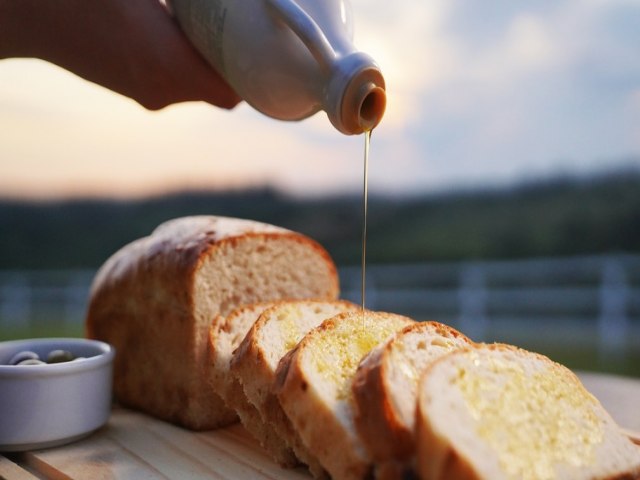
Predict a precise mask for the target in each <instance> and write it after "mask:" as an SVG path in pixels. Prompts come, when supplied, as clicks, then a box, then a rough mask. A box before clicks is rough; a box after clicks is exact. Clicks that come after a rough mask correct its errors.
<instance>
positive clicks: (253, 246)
mask: <svg viewBox="0 0 640 480" xmlns="http://www.w3.org/2000/svg"><path fill="white" fill-rule="evenodd" d="M337 295H338V277H337V272H336V267H335V265H334V263H333V261H332V260H331V258H330V256H329V255H328V253H327V252H326V251H325V249H324V248H322V247H321V246H320V245H319V244H318V243H316V242H315V241H313V240H311V239H309V238H308V237H305V236H303V235H301V234H298V233H295V232H291V231H289V230H285V229H283V228H279V227H275V226H271V225H266V224H263V223H258V222H253V221H249V220H241V219H233V218H225V217H211V216H196V217H185V218H180V219H176V220H172V221H169V222H166V223H164V224H162V225H160V226H159V227H158V228H157V229H156V230H155V231H154V232H153V233H152V234H151V235H150V236H148V237H145V238H141V239H139V240H137V241H134V242H133V243H131V244H129V245H127V246H125V247H123V248H122V249H121V250H119V251H118V252H116V253H115V254H114V255H113V256H112V257H111V258H109V259H108V260H107V261H106V263H105V264H104V265H103V266H102V267H101V268H100V270H99V271H98V273H97V275H96V277H95V279H94V282H93V285H92V288H91V297H90V301H89V308H88V313H87V318H86V332H87V335H88V336H89V337H90V338H95V339H99V340H103V341H106V342H109V343H110V344H112V345H113V346H114V347H115V348H116V352H117V354H116V357H115V363H114V393H115V396H116V398H117V400H118V401H119V402H120V403H122V404H124V405H127V406H130V407H133V408H136V409H139V410H142V411H145V412H148V413H150V414H152V415H154V416H157V417H158V418H161V419H165V420H168V421H171V422H174V423H177V424H179V425H182V426H185V427H188V428H191V429H197V430H202V429H211V428H215V427H219V426H222V425H225V424H228V423H229V422H232V421H234V420H235V419H236V418H237V417H236V414H235V412H234V411H232V410H231V409H229V408H227V407H226V406H225V404H224V402H223V401H222V399H221V398H220V396H219V395H218V394H217V393H216V391H215V388H214V383H213V382H212V381H211V379H210V376H211V370H210V368H208V365H209V360H208V343H209V339H208V337H209V327H210V325H211V323H212V321H213V319H214V318H216V317H217V316H227V315H228V314H229V313H231V311H232V310H234V309H235V308H237V307H239V306H242V305H246V304H251V303H255V302H262V301H270V300H278V299H286V298H318V299H330V300H333V299H335V298H336V297H337Z"/></svg>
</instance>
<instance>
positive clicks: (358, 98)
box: [324, 52, 387, 135]
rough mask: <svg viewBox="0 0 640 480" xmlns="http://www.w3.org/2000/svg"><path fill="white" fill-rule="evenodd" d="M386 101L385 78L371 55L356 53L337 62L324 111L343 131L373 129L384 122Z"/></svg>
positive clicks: (328, 88) (361, 131) (355, 132)
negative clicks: (381, 121)
mask: <svg viewBox="0 0 640 480" xmlns="http://www.w3.org/2000/svg"><path fill="white" fill-rule="evenodd" d="M386 101H387V96H386V92H385V82H384V77H383V76H382V73H381V72H380V69H379V68H378V66H377V65H376V63H375V62H374V61H373V60H372V59H371V58H370V57H369V56H368V55H366V54H364V53H362V52H356V53H352V54H350V55H348V56H346V57H343V58H340V59H338V60H337V61H336V62H335V63H334V65H333V68H332V72H331V78H330V80H329V84H328V87H327V89H326V91H325V105H324V110H325V111H326V112H327V116H328V117H329V120H330V121H331V123H332V124H333V125H334V126H335V127H336V128H337V129H338V130H339V131H340V132H342V133H344V134H346V135H356V134H360V133H363V132H365V131H368V130H373V128H374V127H375V126H376V125H378V123H380V120H382V116H383V115H384V110H385V107H386Z"/></svg>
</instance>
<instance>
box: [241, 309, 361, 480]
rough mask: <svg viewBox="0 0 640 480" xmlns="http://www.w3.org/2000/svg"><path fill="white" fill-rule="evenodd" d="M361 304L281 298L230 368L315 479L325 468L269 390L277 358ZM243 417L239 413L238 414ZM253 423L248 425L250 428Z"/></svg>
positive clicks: (264, 315) (261, 319)
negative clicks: (340, 315) (325, 321)
mask: <svg viewBox="0 0 640 480" xmlns="http://www.w3.org/2000/svg"><path fill="white" fill-rule="evenodd" d="M359 309H360V307H359V306H357V305H355V304H353V303H350V302H346V301H340V300H338V301H319V300H297V301H284V302H279V303H276V304H275V305H273V306H272V307H270V308H268V309H266V310H264V311H263V312H262V314H261V315H260V317H259V318H258V320H257V321H256V322H255V323H254V325H253V326H252V327H251V329H250V330H249V332H248V333H247V335H246V336H245V338H244V340H243V341H242V343H241V344H240V346H239V347H238V349H237V351H236V352H235V354H234V356H233V359H232V362H231V371H232V373H233V375H234V377H235V380H236V381H238V382H240V383H241V384H242V387H243V391H244V394H245V395H246V397H247V399H248V400H249V402H250V404H251V407H252V408H255V409H257V410H258V411H259V412H260V416H261V418H262V421H263V423H264V424H266V425H271V426H273V428H274V429H275V431H276V432H277V433H278V434H279V435H280V437H281V438H282V439H283V440H284V441H285V443H286V444H287V445H288V446H289V447H291V448H292V449H293V451H294V452H295V454H296V456H297V457H298V458H299V459H300V460H301V461H302V462H303V463H305V464H306V465H307V466H308V467H309V470H310V471H311V473H312V474H313V476H314V477H316V478H322V477H324V476H325V471H324V469H323V468H322V466H321V465H320V463H319V462H318V460H317V459H316V458H315V456H314V455H313V454H312V453H311V452H310V451H309V450H308V449H307V448H306V447H305V446H304V444H303V443H302V441H301V439H300V437H299V435H298V434H297V432H296V431H295V430H294V429H293V427H292V426H291V422H290V421H289V419H288V417H287V416H286V415H285V413H284V412H283V410H282V407H281V406H280V403H279V402H278V399H277V397H276V396H275V395H274V393H273V392H272V389H271V387H272V385H273V382H274V380H275V374H276V369H277V367H278V363H279V362H280V360H281V359H282V358H283V357H284V356H285V355H286V354H287V353H288V352H289V351H290V350H291V349H293V348H294V347H295V346H296V345H297V344H298V342H299V341H300V340H302V338H303V337H304V336H305V335H306V334H307V333H308V332H309V331H310V330H312V329H313V328H315V327H317V326H319V325H320V324H321V323H322V322H323V321H324V320H326V319H327V318H329V317H333V316H335V315H337V314H339V313H341V312H345V311H349V310H351V311H356V310H359ZM240 415H241V418H242V413H240ZM252 428H253V426H248V428H247V429H248V430H249V431H252Z"/></svg>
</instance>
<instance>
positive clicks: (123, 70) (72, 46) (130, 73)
mask: <svg viewBox="0 0 640 480" xmlns="http://www.w3.org/2000/svg"><path fill="white" fill-rule="evenodd" d="M10 57H34V58H40V59H42V60H46V61H49V62H51V63H54V64H56V65H58V66H60V67H62V68H64V69H66V70H69V71H71V72H73V73H75V74H76V75H78V76H80V77H82V78H84V79H86V80H89V81H91V82H94V83H97V84H99V85H102V86H104V87H107V88H109V89H111V90H113V91H115V92H118V93H120V94H122V95H125V96H127V97H130V98H132V99H134V100H135V101H137V102H138V103H140V104H141V105H142V106H144V107H145V108H148V109H150V110H157V109H160V108H163V107H165V106H167V105H170V104H173V103H177V102H184V101H194V100H203V101H205V102H208V103H211V104H213V105H216V106H219V107H222V108H232V107H234V106H235V105H236V104H237V103H238V102H239V101H240V98H239V97H238V96H237V94H236V93H235V92H234V91H233V90H232V89H231V87H229V85H227V83H226V82H225V81H224V80H223V79H222V77H221V76H220V75H219V74H218V73H217V72H216V71H215V70H214V69H213V68H212V67H210V66H209V65H208V64H207V63H206V61H205V60H204V59H203V58H202V57H201V56H200V55H199V54H198V52H197V51H196V50H195V49H194V48H193V47H192V46H191V44H190V43H189V42H188V40H187V38H186V37H185V35H184V34H183V33H182V32H181V30H180V29H179V27H178V25H177V23H176V22H175V20H174V19H173V18H172V17H171V16H170V15H169V14H168V12H167V11H166V9H165V7H164V6H163V5H162V4H161V3H160V2H159V1H158V0H0V58H10Z"/></svg>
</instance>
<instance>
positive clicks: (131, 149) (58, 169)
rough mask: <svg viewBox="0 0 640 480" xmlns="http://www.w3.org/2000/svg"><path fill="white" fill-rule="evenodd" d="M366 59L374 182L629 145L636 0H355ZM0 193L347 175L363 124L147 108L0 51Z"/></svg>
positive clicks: (508, 173)
mask: <svg viewBox="0 0 640 480" xmlns="http://www.w3.org/2000/svg"><path fill="white" fill-rule="evenodd" d="M352 3H353V13H354V21H355V42H356V45H357V46H358V47H359V48H361V49H362V50H363V51H365V52H367V53H369V54H370V55H371V56H373V57H374V58H375V59H376V60H377V61H378V63H379V64H380V66H381V68H382V70H383V73H384V75H385V78H386V80H387V85H388V96H389V103H388V111H387V114H386V115H385V118H384V119H383V122H382V124H381V125H380V126H379V127H378V128H377V129H376V130H375V131H374V132H373V138H372V148H371V166H370V181H371V187H372V188H371V190H372V192H375V191H389V192H392V191H397V192H405V191H415V190H419V191H424V190H433V189H444V188H452V187H454V186H456V185H461V184H487V183H496V182H500V183H508V182H511V181H515V180H518V179H521V178H522V177H523V176H527V175H531V174H536V175H538V174H545V173H549V172H553V171H562V172H567V171H570V172H572V171H576V172H581V171H585V170H588V169H593V168H596V167H597V166H598V165H599V164H600V163H601V162H603V161H613V159H616V158H640V93H639V92H640V61H639V60H638V52H639V51H640V29H638V28H637V25H638V24H640V3H639V2H638V0H540V1H537V2H533V3H531V2H529V3H522V2H513V1H510V0H484V1H482V2H475V3H474V2H467V1H462V0H430V1H428V2H422V1H416V0H398V1H395V2H389V1H388V0H385V1H382V0H353V2H352ZM0 136H1V139H0V192H2V193H7V192H11V193H16V194H18V193H20V192H22V193H25V192H27V193H28V194H30V195H36V194H37V195H52V194H56V195H59V194H63V193H64V192H76V193H87V192H89V193H100V194H109V193H112V194H119V195H130V194H144V193H148V192H155V191H159V190H162V189H177V188H184V187H188V186H194V187H207V186H229V185H232V186H239V185H247V184H248V185H255V184H261V183H265V182H267V183H271V184H274V185H277V186H279V187H281V188H283V189H286V190H289V191H292V192H295V193H299V194H307V193H320V192H326V191H339V190H344V189H350V190H353V191H357V190H359V189H360V188H361V182H362V168H363V161H362V156H363V139H362V138H361V137H346V136H343V135H341V134H339V133H338V132H336V131H335V130H334V129H333V127H332V126H331V125H330V124H329V121H328V120H327V118H326V115H325V114H324V113H319V114H317V115H315V116H313V117H312V118H310V119H307V120H304V121H303V122H294V123H286V122H278V121H274V120H272V119H269V118H267V117H265V116H263V115H261V114H259V113H258V112H255V111H253V110H252V109H251V108H250V107H248V106H246V105H243V106H241V107H239V108H237V109H236V110H234V111H232V112H225V111H221V110H218V109H216V108H213V107H210V106H208V105H204V104H194V103H192V104H183V105H176V106H173V107H170V108H167V109H164V110H162V111H160V112H147V111H145V110H143V109H142V108H141V107H139V106H138V105H137V104H135V102H133V101H131V100H129V99H126V98H124V97H121V96H119V95H117V94H114V93H111V92H109V91H108V90H106V89H103V88H101V87H98V86H95V85H92V84H90V83H88V82H85V81H83V80H81V79H79V78H77V77H75V76H73V75H72V74H69V73H68V72H65V71H63V70H61V69H59V68H57V67H54V66H51V65H48V64H45V63H43V62H40V61H36V60H3V61H2V62H0Z"/></svg>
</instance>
